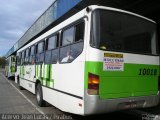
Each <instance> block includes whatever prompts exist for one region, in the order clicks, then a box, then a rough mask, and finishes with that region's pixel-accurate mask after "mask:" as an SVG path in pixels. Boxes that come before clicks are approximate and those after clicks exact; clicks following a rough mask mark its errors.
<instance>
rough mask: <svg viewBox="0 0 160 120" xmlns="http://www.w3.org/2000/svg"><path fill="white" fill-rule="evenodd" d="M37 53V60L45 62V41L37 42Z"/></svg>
mask: <svg viewBox="0 0 160 120" xmlns="http://www.w3.org/2000/svg"><path fill="white" fill-rule="evenodd" d="M36 53H37V55H36V62H37V63H43V61H44V41H43V42H40V43H38V44H37V50H36Z"/></svg>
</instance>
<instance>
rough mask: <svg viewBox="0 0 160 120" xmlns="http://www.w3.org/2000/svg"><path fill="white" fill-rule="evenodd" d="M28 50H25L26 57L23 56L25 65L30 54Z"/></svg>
mask: <svg viewBox="0 0 160 120" xmlns="http://www.w3.org/2000/svg"><path fill="white" fill-rule="evenodd" d="M29 51H30V49H29V48H28V49H26V56H25V64H28V59H29V54H30V52H29Z"/></svg>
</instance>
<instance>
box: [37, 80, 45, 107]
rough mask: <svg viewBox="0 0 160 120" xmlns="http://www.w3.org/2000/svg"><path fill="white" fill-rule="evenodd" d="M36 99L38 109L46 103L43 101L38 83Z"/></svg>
mask: <svg viewBox="0 0 160 120" xmlns="http://www.w3.org/2000/svg"><path fill="white" fill-rule="evenodd" d="M36 99H37V103H38V105H39V106H40V107H44V106H45V105H46V102H45V101H44V100H43V93H42V86H41V84H40V83H38V85H37V86H36Z"/></svg>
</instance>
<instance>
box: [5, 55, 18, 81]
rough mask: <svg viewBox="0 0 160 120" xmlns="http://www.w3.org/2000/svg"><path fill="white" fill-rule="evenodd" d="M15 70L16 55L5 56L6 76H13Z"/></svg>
mask: <svg viewBox="0 0 160 120" xmlns="http://www.w3.org/2000/svg"><path fill="white" fill-rule="evenodd" d="M15 72H16V56H15V55H11V56H9V57H7V58H6V65H5V74H6V77H7V78H11V77H15Z"/></svg>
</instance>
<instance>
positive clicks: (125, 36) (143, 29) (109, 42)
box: [91, 9, 158, 55]
mask: <svg viewBox="0 0 160 120" xmlns="http://www.w3.org/2000/svg"><path fill="white" fill-rule="evenodd" d="M91 46H92V47H95V48H98V49H102V50H106V51H117V52H128V53H135V54H149V55H157V54H158V44H157V33H156V24H155V23H153V22H151V21H149V20H146V19H144V18H140V17H137V16H134V15H130V14H127V13H122V12H117V11H110V10H100V9H99V10H95V11H94V12H93V14H92V35H91Z"/></svg>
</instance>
